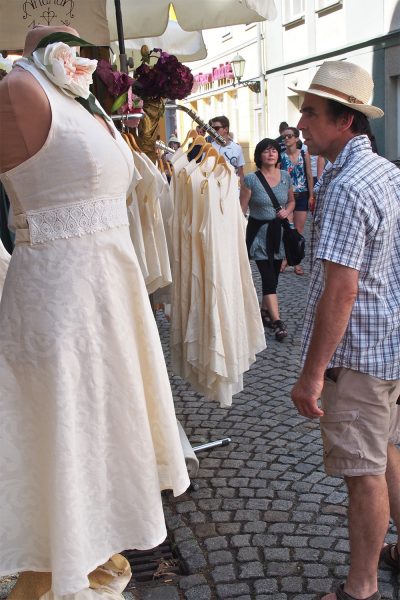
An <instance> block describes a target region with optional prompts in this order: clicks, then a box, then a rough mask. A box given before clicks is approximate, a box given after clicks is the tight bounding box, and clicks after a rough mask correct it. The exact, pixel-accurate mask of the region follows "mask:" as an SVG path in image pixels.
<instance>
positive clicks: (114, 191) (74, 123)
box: [0, 59, 133, 243]
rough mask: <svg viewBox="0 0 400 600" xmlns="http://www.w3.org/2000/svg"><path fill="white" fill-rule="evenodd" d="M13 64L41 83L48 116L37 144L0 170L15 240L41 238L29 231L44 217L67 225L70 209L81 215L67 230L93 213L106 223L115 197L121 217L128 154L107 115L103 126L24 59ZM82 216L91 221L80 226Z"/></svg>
mask: <svg viewBox="0 0 400 600" xmlns="http://www.w3.org/2000/svg"><path fill="white" fill-rule="evenodd" d="M18 64H19V65H20V66H21V67H23V68H24V69H26V70H27V71H29V72H30V73H31V74H32V75H33V76H34V77H35V78H36V80H37V81H38V82H39V84H40V85H41V86H42V88H43V89H44V91H45V93H46V95H47V97H48V100H49V104H50V108H51V114H52V121H51V127H50V131H49V134H48V136H47V139H46V141H45V143H44V145H43V146H42V148H41V149H40V150H39V151H38V152H37V153H36V154H34V155H33V156H32V157H30V158H29V159H28V160H26V161H25V162H23V163H22V164H20V165H18V166H17V167H15V168H13V169H11V170H9V171H7V172H6V173H3V174H2V175H0V179H1V180H2V181H3V183H4V186H5V188H6V191H7V194H8V196H9V198H10V202H11V205H12V209H13V212H14V215H15V217H16V222H15V225H16V228H17V243H18V242H30V243H36V242H38V241H45V240H44V239H42V238H41V236H39V238H40V239H39V238H38V237H37V236H36V237H35V231H36V234H37V233H38V232H37V230H38V228H40V229H41V230H43V227H44V229H46V228H47V229H48V227H49V223H52V224H53V225H54V223H55V222H56V223H57V224H56V229H57V227H58V230H59V231H60V230H64V229H65V226H66V227H67V229H68V224H66V219H67V221H68V220H69V221H70V220H71V214H72V215H73V216H72V218H73V219H74V220H75V222H76V219H77V218H79V219H80V221H81V226H80V227H75V226H74V227H72V230H71V234H72V235H82V234H83V233H86V232H87V233H90V232H91V227H92V228H93V223H95V224H96V225H97V222H98V220H99V219H100V221H104V219H106V220H107V219H108V222H109V223H111V221H112V219H113V217H110V215H111V214H114V217H115V212H116V211H115V209H116V204H115V203H116V201H119V202H118V208H117V210H118V212H119V213H120V215H119V218H122V209H123V203H122V199H123V200H124V201H125V197H126V192H127V189H128V187H129V184H130V181H131V178H132V174H133V160H132V154H131V151H130V150H129V148H128V146H127V144H126V143H125V142H124V141H123V139H122V137H121V136H120V134H119V133H118V131H117V130H116V129H115V127H114V126H113V124H112V122H111V121H110V122H109V128H110V131H109V132H107V130H106V129H105V128H104V127H103V125H102V124H101V123H99V122H98V121H97V120H96V119H95V118H94V117H93V115H91V114H90V113H89V112H88V111H87V110H86V109H85V108H84V107H83V106H81V105H80V104H79V103H78V102H76V101H75V99H73V98H71V97H70V96H67V95H66V94H65V93H64V92H63V91H62V90H61V89H60V88H58V87H56V86H55V85H53V83H51V82H50V81H49V80H48V79H47V78H46V76H45V75H43V74H42V73H41V72H40V71H39V70H38V69H37V68H36V67H35V66H34V65H33V64H32V63H31V62H30V61H29V60H27V59H21V60H20V61H19V62H18ZM60 210H61V211H62V212H61V213H60ZM104 210H106V212H107V213H108V214H107V215H104ZM71 211H72V212H71ZM110 218H111V221H110ZM43 219H44V220H43ZM82 219H83V221H82ZM88 219H89V220H90V221H91V222H92V223H91V225H89V228H88V231H86V222H87V220H88ZM27 223H29V229H30V232H28V231H27ZM116 224H120V223H116ZM50 227H51V228H53V229H54V227H53V226H52V225H50ZM70 228H71V224H70ZM18 233H19V234H20V235H19V239H18ZM64 234H65V231H64ZM64 234H63V235H60V236H58V235H56V234H55V232H54V231H53V232H52V237H51V238H49V239H56V238H57V237H68V236H67V235H64Z"/></svg>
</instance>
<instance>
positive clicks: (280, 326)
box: [272, 319, 287, 342]
mask: <svg viewBox="0 0 400 600" xmlns="http://www.w3.org/2000/svg"><path fill="white" fill-rule="evenodd" d="M272 329H273V330H274V332H275V339H276V340H278V342H283V340H284V338H285V337H286V336H287V329H286V325H285V323H284V322H283V321H281V320H280V319H278V320H277V321H274V322H273V323H272Z"/></svg>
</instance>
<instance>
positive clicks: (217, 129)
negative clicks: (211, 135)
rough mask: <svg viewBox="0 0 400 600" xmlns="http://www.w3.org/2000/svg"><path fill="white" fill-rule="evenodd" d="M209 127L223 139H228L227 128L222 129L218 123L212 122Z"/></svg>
mask: <svg viewBox="0 0 400 600" xmlns="http://www.w3.org/2000/svg"><path fill="white" fill-rule="evenodd" d="M211 126H212V127H214V129H215V130H216V132H217V133H219V135H221V136H222V137H223V138H224V139H227V138H228V133H229V130H228V127H223V126H222V125H221V123H220V122H219V121H212V123H211Z"/></svg>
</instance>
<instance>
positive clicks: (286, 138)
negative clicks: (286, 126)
mask: <svg viewBox="0 0 400 600" xmlns="http://www.w3.org/2000/svg"><path fill="white" fill-rule="evenodd" d="M292 137H294V133H286V135H284V136H283V139H284V140H290V138H292Z"/></svg>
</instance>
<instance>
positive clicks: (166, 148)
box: [156, 140, 175, 154]
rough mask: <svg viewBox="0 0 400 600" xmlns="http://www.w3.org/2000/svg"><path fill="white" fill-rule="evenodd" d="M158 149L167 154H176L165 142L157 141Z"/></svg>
mask: <svg viewBox="0 0 400 600" xmlns="http://www.w3.org/2000/svg"><path fill="white" fill-rule="evenodd" d="M156 148H159V149H160V150H164V151H165V152H169V153H170V154H175V150H174V149H173V148H170V147H169V146H167V144H166V143H165V142H162V141H161V140H157V141H156Z"/></svg>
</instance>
